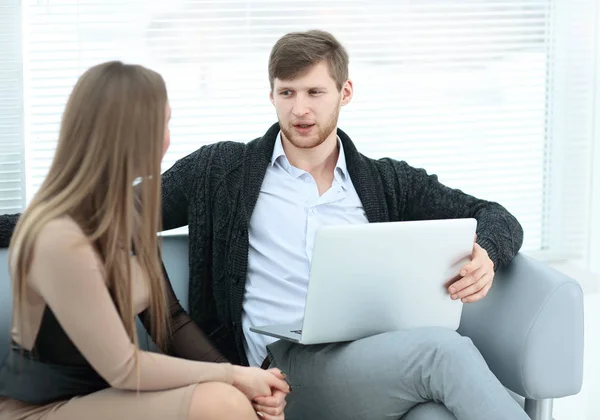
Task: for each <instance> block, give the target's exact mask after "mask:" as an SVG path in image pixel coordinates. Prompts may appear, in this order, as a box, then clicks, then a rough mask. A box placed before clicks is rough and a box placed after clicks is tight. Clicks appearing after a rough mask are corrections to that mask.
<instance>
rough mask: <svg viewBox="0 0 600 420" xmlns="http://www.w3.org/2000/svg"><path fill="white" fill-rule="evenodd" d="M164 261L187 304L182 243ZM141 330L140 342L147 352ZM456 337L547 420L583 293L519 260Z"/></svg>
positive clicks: (569, 369)
mask: <svg viewBox="0 0 600 420" xmlns="http://www.w3.org/2000/svg"><path fill="white" fill-rule="evenodd" d="M163 247H164V248H163V255H164V260H165V265H166V267H167V271H168V272H169V276H170V278H171V281H172V282H173V288H174V290H175V293H176V294H177V295H178V297H179V298H180V299H181V301H182V303H183V304H184V307H186V306H187V305H186V304H187V283H188V269H187V267H188V258H187V257H188V242H187V236H166V237H165V238H164V245H163ZM6 259H7V250H6V249H0V330H1V331H4V333H3V334H4V337H5V339H4V340H5V341H4V342H3V343H0V344H1V345H0V358H1V357H4V353H5V351H6V348H7V345H4V343H7V341H6V339H7V337H8V329H9V323H10V312H11V306H12V305H11V293H10V287H9V280H8V272H7V266H6V264H7V263H6ZM139 331H140V343H142V346H143V347H144V348H148V349H153V348H154V347H153V345H152V343H151V342H150V340H148V337H147V336H146V335H145V333H144V332H143V329H142V328H139ZM459 332H460V333H461V334H463V335H466V336H469V337H470V338H471V339H472V340H473V342H474V343H475V345H476V346H477V347H478V349H479V350H480V351H481V353H482V354H483V356H484V358H485V360H486V361H487V363H488V365H489V367H490V368H491V370H492V371H493V372H494V373H495V374H496V376H497V377H498V378H499V379H500V381H501V382H502V383H503V384H504V385H505V386H506V387H507V388H508V389H510V390H511V391H513V393H514V396H515V398H517V400H519V401H520V402H522V403H523V405H524V409H525V410H526V411H527V413H528V414H529V416H530V417H531V418H532V419H535V420H549V419H551V418H552V400H553V399H554V398H560V397H564V396H567V395H573V394H576V393H578V392H579V391H580V389H581V385H582V377H583V293H582V290H581V287H580V285H579V284H578V283H577V282H576V281H574V280H573V279H571V278H569V277H567V276H565V275H563V274H560V273H558V272H557V271H555V270H552V269H551V268H549V267H547V266H546V265H544V264H541V263H539V262H536V261H534V260H532V259H530V258H528V257H525V256H523V255H518V256H517V257H516V258H515V259H514V261H513V262H512V264H511V265H510V266H509V267H508V268H506V269H503V270H501V271H499V272H498V273H497V276H496V281H495V284H494V287H493V289H492V291H491V292H490V294H489V295H488V296H487V297H486V298H485V299H484V300H482V301H480V302H478V303H475V304H470V305H465V308H464V311H463V317H462V322H461V325H460V328H459ZM403 420H456V418H455V417H454V416H453V415H452V414H451V413H450V412H448V410H446V409H445V408H444V407H443V406H441V405H439V404H435V403H429V404H422V405H420V406H417V407H415V408H414V409H413V410H412V411H411V412H410V413H408V414H407V415H406V416H405V417H404V419H403Z"/></svg>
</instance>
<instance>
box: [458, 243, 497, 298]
mask: <svg viewBox="0 0 600 420" xmlns="http://www.w3.org/2000/svg"><path fill="white" fill-rule="evenodd" d="M493 282H494V263H493V262H492V260H491V259H490V257H489V256H488V253H487V251H486V250H485V249H483V248H482V247H481V246H480V245H479V244H478V243H475V244H474V245H473V254H472V255H471V262H469V263H468V264H466V265H465V266H464V267H463V268H461V270H460V277H459V280H457V281H456V282H454V283H452V284H451V285H450V287H449V288H448V291H449V292H450V297H451V298H452V299H454V300H456V299H461V300H462V301H463V302H464V303H471V302H476V301H478V300H480V299H483V298H484V297H485V296H486V295H487V294H488V292H489V291H490V289H491V288H492V283H493Z"/></svg>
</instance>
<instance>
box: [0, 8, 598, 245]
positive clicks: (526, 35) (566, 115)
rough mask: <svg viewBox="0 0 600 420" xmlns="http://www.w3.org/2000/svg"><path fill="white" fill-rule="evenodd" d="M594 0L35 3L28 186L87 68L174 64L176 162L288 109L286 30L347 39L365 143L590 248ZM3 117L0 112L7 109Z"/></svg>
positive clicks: (353, 132)
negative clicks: (274, 93) (279, 59)
mask: <svg viewBox="0 0 600 420" xmlns="http://www.w3.org/2000/svg"><path fill="white" fill-rule="evenodd" d="M594 8H595V3H594V2H593V1H592V0H419V1H408V0H371V1H368V2H367V1H363V0H361V1H358V0H345V1H331V0H328V1H314V0H305V1H295V0H290V1H275V0H272V1H191V0H176V1H170V2H162V1H158V0H156V1H151V0H118V1H115V0H110V1H88V0H80V1H76V0H46V1H31V0H26V1H24V2H23V13H24V21H23V25H24V31H23V32H24V34H25V35H24V39H23V53H24V74H25V116H26V120H25V122H26V124H25V126H26V131H25V137H26V145H27V165H26V167H27V182H26V184H27V196H28V198H30V197H31V195H32V194H33V193H34V192H35V191H36V189H37V188H38V186H39V184H40V182H41V180H42V179H43V177H44V176H45V174H46V172H47V170H48V167H49V164H50V160H51V158H52V155H53V152H54V148H55V144H56V138H57V132H58V127H59V122H60V117H61V113H62V111H63V109H64V105H65V102H66V99H67V96H68V94H69V93H70V90H71V89H72V87H73V85H74V83H75V81H76V79H77V77H78V76H79V75H80V74H81V73H82V72H83V71H84V70H85V69H87V68H88V67H90V66H92V65H94V64H97V63H99V62H102V61H106V60H112V59H121V60H124V61H126V62H134V63H140V64H144V65H147V66H149V67H151V68H153V69H155V70H157V71H159V72H161V74H163V76H164V77H165V79H166V81H167V85H168V89H169V95H170V102H171V106H172V109H173V116H172V122H171V138H172V141H171V149H170V151H169V153H168V154H167V156H166V157H165V160H164V169H166V168H168V167H169V166H170V165H172V164H173V162H174V161H175V160H176V159H178V158H180V157H182V156H184V155H186V154H188V153H190V152H192V151H193V150H196V149H197V148H198V147H201V146H202V145H204V144H208V143H213V142H217V141H222V140H233V141H242V142H247V141H249V140H251V139H254V138H256V137H259V136H261V135H262V134H263V133H264V132H265V131H266V129H267V128H268V127H269V126H270V124H272V123H273V122H275V121H276V115H275V111H274V109H273V107H272V105H271V103H270V102H269V99H268V93H269V83H268V78H267V64H268V63H267V61H268V55H269V52H270V48H271V47H272V45H273V44H274V42H275V41H276V40H277V39H278V38H279V37H280V36H282V35H284V34H285V33H287V32H290V31H295V30H306V29H312V28H320V29H324V30H327V31H330V32H332V33H333V34H334V35H335V36H336V37H337V38H338V39H339V40H340V41H341V42H342V43H343V44H344V45H345V46H346V48H347V49H348V52H349V54H350V63H351V64H350V76H351V78H352V80H353V81H354V87H355V96H354V99H353V101H352V102H351V103H350V105H348V106H347V107H345V108H344V109H343V110H342V112H341V117H340V124H339V125H340V128H342V129H343V130H345V131H346V132H347V133H348V134H349V135H350V136H351V137H352V139H353V140H354V141H355V143H356V144H357V146H358V148H359V150H360V151H361V152H363V153H364V154H366V155H368V156H370V157H374V158H379V157H391V158H394V159H400V160H406V161H408V162H409V163H410V164H411V165H413V166H417V167H424V168H426V169H427V170H428V171H429V172H431V173H436V174H438V176H439V178H440V180H441V181H442V182H444V183H446V184H447V185H449V186H451V187H457V188H460V189H462V190H463V191H465V192H467V193H470V194H474V195H476V196H479V197H481V198H485V199H489V200H494V201H498V202H500V203H501V204H503V205H504V206H505V207H507V208H508V209H509V210H510V211H511V212H513V213H514V214H515V215H516V216H517V218H518V219H519V220H520V222H521V223H522V225H523V227H524V230H525V244H524V250H525V251H528V252H531V253H534V252H555V253H560V254H565V253H572V254H578V253H580V252H582V249H583V247H584V242H585V229H586V213H585V211H586V210H585V209H584V207H585V204H586V202H587V201H586V200H588V197H587V195H588V194H587V190H586V188H588V187H589V182H588V181H589V180H588V178H589V177H588V173H589V170H590V164H589V159H588V155H589V153H588V148H589V147H590V142H591V132H590V131H589V130H588V129H589V128H590V127H591V124H592V120H593V118H592V111H593V101H592V97H593V92H592V89H591V88H592V85H593V77H592V73H591V72H593V70H594V66H593V65H592V66H591V67H589V66H588V67H585V68H584V69H582V68H580V66H586V65H587V64H589V63H592V64H593V57H594V52H595V49H594V45H595V44H594V43H593V36H592V34H593V33H595V32H594V30H593V26H594V22H593V20H592V19H591V18H590V16H592V17H593V15H594V14H593V13H591V12H592V11H593V10H595V9H594ZM0 121H1V120H0Z"/></svg>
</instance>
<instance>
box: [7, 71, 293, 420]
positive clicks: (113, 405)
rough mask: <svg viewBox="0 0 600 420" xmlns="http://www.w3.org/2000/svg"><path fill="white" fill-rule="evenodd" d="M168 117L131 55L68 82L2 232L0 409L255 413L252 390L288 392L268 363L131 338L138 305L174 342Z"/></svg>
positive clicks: (26, 414) (163, 339)
mask: <svg viewBox="0 0 600 420" xmlns="http://www.w3.org/2000/svg"><path fill="white" fill-rule="evenodd" d="M169 118H170V108H169V105H168V100H167V92H166V88H165V84H164V81H163V79H162V77H161V76H160V75H159V74H157V73H155V72H153V71H151V70H148V69H145V68H143V67H141V66H133V65H124V64H122V63H120V62H110V63H105V64H101V65H98V66H95V67H93V68H91V69H89V70H88V71H87V72H86V73H85V74H84V75H83V76H82V77H81V78H80V79H79V81H78V82H77V84H76V86H75V88H74V90H73V92H72V94H71V96H70V98H69V101H68V103H67V107H66V110H65V113H64V115H63V120H62V125H61V130H60V136H59V141H58V146H57V150H56V155H55V157H54V161H53V163H52V166H51V168H50V171H49V174H48V176H47V178H46V179H45V181H44V183H43V184H42V186H41V188H40V190H39V192H38V193H37V195H36V196H35V198H34V199H33V201H32V202H31V204H30V205H29V207H28V208H27V210H26V211H25V212H24V213H23V215H22V216H21V217H20V218H19V221H18V224H17V227H16V230H15V232H14V234H13V236H12V240H11V245H10V257H9V260H10V261H9V266H10V274H11V280H12V282H13V290H14V312H13V325H12V327H13V328H12V333H11V336H12V350H11V353H10V355H9V357H8V358H7V360H5V361H4V363H3V364H2V365H0V419H2V420H5V419H6V420H38V419H40V420H41V419H44V420H71V419H73V420H75V419H78V420H79V419H83V418H85V419H89V420H95V419H98V420H100V419H102V420H105V419H113V418H114V419H121V418H123V419H131V420H138V419H139V420H153V419H156V420H159V419H160V420H164V419H181V420H196V419H202V420H209V419H256V418H257V412H255V411H254V408H253V404H252V403H251V401H252V400H254V399H255V398H257V397H268V396H271V394H272V393H273V392H275V391H277V392H289V387H288V385H287V383H286V382H285V381H284V380H283V379H282V376H281V373H280V372H277V371H263V370H261V369H255V368H246V367H240V366H232V365H230V364H228V363H208V362H200V361H191V360H184V359H179V358H174V357H170V356H167V355H162V354H156V353H149V352H144V351H141V350H139V348H138V345H137V344H138V343H137V336H136V333H135V316H136V314H140V313H142V312H144V318H145V324H146V325H147V327H148V328H149V329H150V331H151V334H152V337H153V338H154V339H155V341H156V342H157V344H158V345H159V347H160V348H162V349H167V348H168V346H167V344H168V342H169V341H172V340H170V338H171V337H172V333H171V332H170V331H169V329H170V327H173V324H172V323H171V322H170V321H169V319H170V318H169V315H168V312H169V310H168V306H169V303H168V302H167V296H169V297H170V300H171V301H173V299H174V295H173V294H172V290H170V287H168V286H167V285H166V284H165V282H164V280H163V278H164V277H163V273H162V269H161V264H160V259H159V257H158V255H157V249H158V243H157V241H158V239H157V235H156V232H157V231H159V230H160V226H159V224H160V196H161V194H160V163H161V160H162V157H163V156H164V154H165V152H166V150H167V148H168V147H169V142H170V139H169V131H168V119H169ZM139 180H141V181H142V182H140V183H139V188H138V189H137V192H135V190H134V187H133V185H134V183H135V182H136V181H139ZM213 356H214V355H213ZM213 356H211V357H213ZM136 391H137V392H136ZM259 415H260V417H262V418H273V419H275V418H281V417H275V416H270V415H269V414H263V413H259Z"/></svg>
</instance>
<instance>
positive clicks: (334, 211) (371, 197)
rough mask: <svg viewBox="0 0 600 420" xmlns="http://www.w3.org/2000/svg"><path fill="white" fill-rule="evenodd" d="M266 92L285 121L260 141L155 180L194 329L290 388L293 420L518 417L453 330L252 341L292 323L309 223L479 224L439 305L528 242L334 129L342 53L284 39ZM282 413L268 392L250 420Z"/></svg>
mask: <svg viewBox="0 0 600 420" xmlns="http://www.w3.org/2000/svg"><path fill="white" fill-rule="evenodd" d="M269 78H270V82H271V94H270V98H271V102H272V103H273V105H274V106H275V110H276V112H277V116H278V120H279V122H278V123H277V124H274V125H273V126H272V127H271V128H270V129H269V130H268V131H267V132H266V133H265V134H264V136H262V137H260V138H257V139H255V140H253V141H250V142H249V143H247V144H243V143H233V142H223V143H216V144H213V145H209V146H204V147H202V148H200V149H199V150H197V151H196V152H194V153H192V154H190V155H188V156H186V157H184V158H183V159H181V160H179V161H178V162H177V163H176V164H175V165H174V166H173V167H172V168H171V169H169V170H168V171H167V172H165V174H164V175H163V227H164V228H165V229H173V228H177V227H180V226H185V225H189V243H190V256H189V258H190V286H189V306H190V312H191V315H192V318H193V319H194V320H195V321H196V322H197V323H198V324H199V325H200V327H201V328H202V329H203V330H204V331H206V332H207V333H208V334H209V337H210V339H211V341H212V343H214V344H215V346H216V347H217V349H218V350H219V351H220V352H221V353H222V354H224V355H225V357H227V359H228V360H230V361H232V362H234V363H240V364H250V365H254V366H263V367H267V366H273V367H278V368H280V369H281V370H282V371H284V372H286V373H287V374H288V380H289V382H290V383H291V385H292V389H293V392H292V393H291V394H289V395H288V397H287V406H286V408H285V414H286V418H288V419H292V420H294V419H328V420H335V419H369V420H377V419H390V418H393V419H400V418H401V417H402V416H403V415H404V414H405V413H407V412H408V411H409V410H410V409H411V408H412V407H414V406H415V405H417V404H419V403H423V402H427V401H431V400H433V401H437V402H441V403H443V404H445V405H446V407H448V409H449V410H450V411H451V412H452V413H454V415H455V416H456V417H457V418H458V419H464V420H479V419H490V420H495V419H498V420H499V419H527V416H526V414H525V413H524V412H523V411H522V410H521V409H520V407H519V406H518V405H517V403H516V402H515V401H514V400H513V399H512V398H511V397H510V396H509V394H508V393H507V392H506V390H505V389H504V388H503V387H502V385H501V384H500V383H499V381H498V380H497V379H496V378H495V377H494V375H493V374H492V373H491V372H490V371H489V369H488V367H487V365H486V364H485V361H484V360H483V358H482V357H481V355H480V354H479V353H478V351H477V349H476V348H475V347H474V346H473V344H472V342H471V341H470V340H469V339H467V338H463V337H460V336H459V335H458V334H457V333H456V332H455V331H451V330H446V329H442V328H424V329H415V330H411V331H402V332H393V333H387V334H380V335H378V336H375V337H370V338H366V339H363V340H357V341H355V342H352V343H341V344H340V343H338V344H330V345H315V346H302V345H297V344H293V343H290V342H285V341H277V342H274V340H272V339H269V338H267V337H266V336H262V335H259V334H255V333H252V332H250V331H249V328H250V327H251V326H253V325H267V324H276V323H293V322H297V321H299V320H301V318H302V316H303V304H304V299H305V296H306V290H307V283H308V277H309V267H310V259H311V253H312V245H313V239H314V234H315V230H316V228H317V227H318V226H319V225H326V224H347V223H376V222H387V221H401V220H423V219H445V218H467V217H474V218H476V219H477V221H478V227H477V239H476V243H475V244H474V248H473V256H472V261H471V262H470V263H469V264H468V265H466V266H465V267H464V268H463V269H462V270H461V275H462V278H460V279H459V280H458V281H457V282H455V283H454V284H452V285H450V286H449V299H462V300H463V301H464V302H467V303H468V302H474V301H477V300H479V299H482V298H483V297H484V296H485V295H486V294H487V292H488V291H489V290H490V288H491V287H492V282H493V278H494V270H495V269H497V268H499V267H502V266H504V265H506V264H508V263H509V262H510V261H511V259H512V258H513V257H514V255H515V254H516V253H517V252H518V250H519V249H520V247H521V244H522V238H523V232H522V229H521V226H520V225H519V223H518V222H517V220H516V219H515V218H514V217H513V216H512V215H511V214H509V213H508V212H507V211H506V210H505V209H504V208H503V207H502V206H500V205H499V204H497V203H492V202H487V201H483V200H479V199H476V198H475V197H472V196H469V195H467V194H464V193H462V192H461V191H458V190H453V189H450V188H447V187H445V186H444V185H442V184H440V183H439V182H438V180H437V178H436V177H435V176H430V175H427V173H426V172H425V171H423V170H420V169H415V168H412V167H410V166H409V165H408V164H406V163H405V162H399V161H394V160H391V159H381V160H373V159H369V158H367V157H365V156H363V155H361V154H360V153H359V152H358V151H357V150H356V148H355V146H354V145H353V143H352V141H351V139H350V137H349V136H348V135H346V133H344V132H343V131H342V130H339V129H338V128H337V122H338V116H339V112H340V109H341V107H342V106H345V105H347V104H348V103H349V102H350V101H351V99H352V92H353V86H352V82H351V81H350V80H348V55H347V53H346V51H345V49H344V48H343V47H342V46H341V45H340V44H339V42H338V41H337V40H336V39H335V38H334V37H333V36H332V35H330V34H328V33H326V32H322V31H309V32H304V33H291V34H288V35H286V36H284V37H283V38H281V39H280V40H279V41H278V42H277V43H276V44H275V46H274V47H273V49H272V52H271V55H270V61H269ZM373 140H374V141H376V140H377V139H373ZM285 404H286V402H285V401H284V396H282V395H279V394H277V393H275V394H274V395H273V396H272V397H267V398H262V399H259V400H258V401H257V405H256V409H257V411H260V412H262V413H265V415H266V416H269V415H271V414H273V415H277V414H279V412H280V410H281V408H282V407H283V406H284V405H285Z"/></svg>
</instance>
